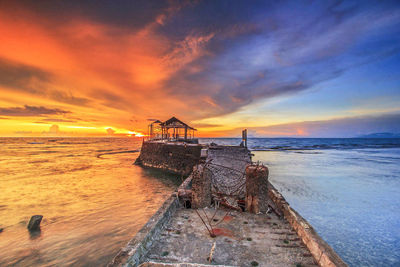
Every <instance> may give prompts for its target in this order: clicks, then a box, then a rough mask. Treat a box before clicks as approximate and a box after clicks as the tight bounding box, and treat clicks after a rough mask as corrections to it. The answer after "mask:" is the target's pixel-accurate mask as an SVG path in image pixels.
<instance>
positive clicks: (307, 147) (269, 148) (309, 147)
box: [249, 144, 400, 151]
mask: <svg viewBox="0 0 400 267" xmlns="http://www.w3.org/2000/svg"><path fill="white" fill-rule="evenodd" d="M368 148H374V149H377V148H400V144H333V145H328V144H316V145H282V146H249V149H250V150H252V151H296V150H326V149H368Z"/></svg>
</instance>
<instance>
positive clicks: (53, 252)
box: [0, 137, 400, 266]
mask: <svg viewBox="0 0 400 267" xmlns="http://www.w3.org/2000/svg"><path fill="white" fill-rule="evenodd" d="M211 142H214V143H217V144H225V145H238V144H239V143H240V139H236V138H215V139H206V138H203V139H200V143H211ZM141 143H142V140H141V139H138V138H131V137H130V138H128V137H127V138H0V266H9V265H12V266H71V265H73V266H105V265H107V263H108V262H109V261H110V260H111V259H112V258H113V256H114V255H115V254H116V253H117V252H118V250H119V249H120V248H121V247H123V246H124V245H126V244H127V242H128V241H129V240H130V239H131V238H132V237H133V236H134V235H135V233H136V232H137V231H138V230H139V229H140V228H141V227H142V226H143V225H144V224H145V223H146V221H147V220H148V219H149V218H150V217H151V216H152V214H153V213H154V212H155V211H156V210H157V209H158V208H159V207H160V205H161V204H162V203H163V202H164V201H165V200H166V199H167V198H168V197H169V196H170V195H171V193H172V192H173V191H174V190H175V188H176V187H177V186H178V185H179V184H180V183H181V182H182V177H179V176H176V175H170V174H165V173H162V172H160V171H155V170H150V169H143V168H141V167H138V166H136V165H133V162H134V161H135V159H136V157H137V156H138V151H139V150H140V147H141ZM248 147H249V149H251V150H252V153H253V154H254V156H253V161H255V162H260V163H263V164H265V165H266V166H268V168H269V170H270V176H269V180H270V181H271V183H272V184H273V185H274V186H275V187H276V188H277V189H278V190H279V191H280V192H281V193H282V194H283V195H284V197H285V198H286V199H287V201H288V202H289V203H290V205H291V206H292V207H293V208H294V209H296V210H297V211H298V212H299V213H300V214H301V215H302V216H303V217H304V218H306V219H307V220H308V221H309V222H310V223H311V224H312V225H313V227H314V228H315V230H316V231H317V232H318V234H319V235H320V236H321V237H322V238H323V239H324V240H325V241H327V242H328V244H330V245H331V246H332V247H333V248H334V250H335V251H336V252H337V253H338V254H339V255H340V256H341V257H342V258H343V260H344V261H345V262H346V263H347V264H348V265H349V266H400V211H399V209H400V139H395V138H393V139H383V138H381V139H361V138H360V139H356V138H347V139H333V138H323V139H320V138H251V139H249V141H248ZM36 214H40V215H43V221H42V224H41V230H40V231H38V232H35V233H30V232H29V231H28V230H27V228H26V225H27V223H28V221H29V218H30V217H31V216H32V215H36Z"/></svg>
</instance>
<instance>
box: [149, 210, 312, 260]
mask: <svg viewBox="0 0 400 267" xmlns="http://www.w3.org/2000/svg"><path fill="white" fill-rule="evenodd" d="M204 211H206V213H207V216H208V217H209V218H211V217H212V215H213V214H214V209H212V208H208V209H204ZM226 212H227V211H225V210H218V211H217V214H216V216H215V218H214V219H215V220H216V221H214V220H213V221H212V224H217V223H219V224H218V225H217V226H214V229H216V230H215V232H216V233H217V237H215V238H212V237H210V235H209V233H208V231H207V230H206V228H205V226H204V224H203V223H202V222H201V220H200V218H199V217H198V215H197V214H196V212H195V210H193V209H184V208H180V209H178V210H177V211H176V213H175V215H174V216H173V217H172V218H171V220H170V221H169V223H168V224H167V225H166V227H165V228H164V229H163V230H162V231H161V233H160V235H158V237H157V238H155V239H154V241H153V244H152V247H151V249H150V251H149V252H148V253H147V255H146V257H145V259H144V261H149V262H153V263H157V262H159V263H161V262H163V263H171V264H173V265H170V266H179V265H174V264H178V263H195V264H202V265H207V264H208V265H210V264H211V265H225V266H316V264H315V263H314V259H313V257H312V255H311V254H310V252H309V251H308V249H307V248H306V247H305V245H304V244H303V243H302V241H301V240H300V238H299V237H298V236H297V234H296V232H295V231H293V229H292V228H291V226H290V225H289V223H288V222H287V221H286V220H284V219H280V218H278V217H277V215H275V214H274V213H270V214H251V213H247V212H237V211H229V212H228V215H227V216H224V215H225V214H226ZM199 213H200V214H201V215H202V217H203V219H204V220H207V219H206V216H205V215H204V213H203V212H202V211H201V210H199ZM223 218H224V219H223ZM210 220H211V219H210ZM214 242H215V244H216V245H215V249H214V253H213V257H212V261H211V262H209V261H208V257H209V255H210V250H211V248H212V246H213V244H214ZM144 266H145V265H144ZM147 266H150V265H147ZM151 266H157V265H151ZM160 266H162V265H160ZM188 266H190V265H188Z"/></svg>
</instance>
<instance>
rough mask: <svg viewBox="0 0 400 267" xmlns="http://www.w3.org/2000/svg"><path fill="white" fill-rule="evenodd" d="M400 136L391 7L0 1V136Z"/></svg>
mask: <svg viewBox="0 0 400 267" xmlns="http://www.w3.org/2000/svg"><path fill="white" fill-rule="evenodd" d="M172 116H176V117H178V118H179V119H181V120H183V121H185V122H187V123H188V124H190V125H192V126H194V127H196V128H197V129H198V134H199V136H238V135H240V131H241V129H242V128H248V129H249V133H250V134H249V135H250V136H257V137H264V136H265V137H276V136H300V137H354V136H358V135H362V134H369V133H375V132H393V133H400V2H399V1H359V2H353V1H343V2H342V1H288V2H286V1H231V0H228V1H57V0H53V1H37V0H35V1H2V0H0V136H55V135H57V136H107V135H114V136H120V135H129V134H132V135H135V134H136V133H143V134H145V133H146V131H147V124H148V123H149V120H151V119H159V120H166V119H168V118H170V117H172Z"/></svg>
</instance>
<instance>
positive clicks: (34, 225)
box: [28, 215, 43, 231]
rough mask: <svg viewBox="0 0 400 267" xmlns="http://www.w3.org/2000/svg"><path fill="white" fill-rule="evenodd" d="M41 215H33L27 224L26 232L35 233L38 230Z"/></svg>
mask: <svg viewBox="0 0 400 267" xmlns="http://www.w3.org/2000/svg"><path fill="white" fill-rule="evenodd" d="M42 218H43V216H42V215H33V216H32V217H31V219H30V220H29V223H28V230H29V231H35V230H39V229H40V222H41V221H42Z"/></svg>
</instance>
